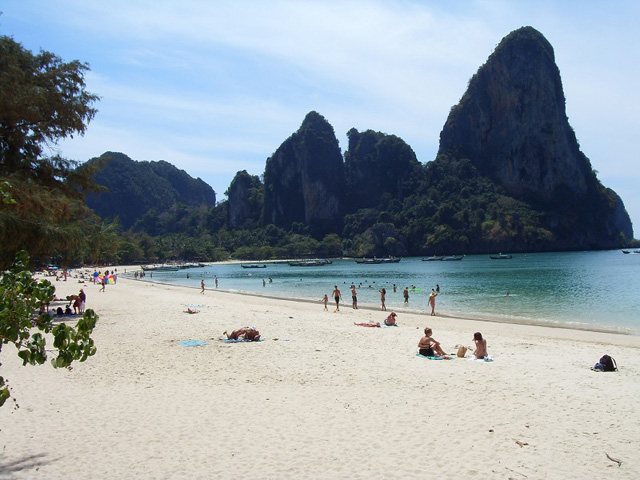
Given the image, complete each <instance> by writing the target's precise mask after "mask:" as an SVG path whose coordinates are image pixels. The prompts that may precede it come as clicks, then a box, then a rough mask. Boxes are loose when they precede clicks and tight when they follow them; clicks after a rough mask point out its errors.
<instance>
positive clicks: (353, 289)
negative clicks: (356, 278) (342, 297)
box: [351, 284, 358, 310]
mask: <svg viewBox="0 0 640 480" xmlns="http://www.w3.org/2000/svg"><path fill="white" fill-rule="evenodd" d="M351 300H352V302H353V305H352V308H354V309H355V310H357V309H358V294H357V293H356V286H355V285H354V284H351Z"/></svg>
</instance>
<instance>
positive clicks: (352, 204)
mask: <svg viewBox="0 0 640 480" xmlns="http://www.w3.org/2000/svg"><path fill="white" fill-rule="evenodd" d="M347 137H348V138H349V150H348V151H347V152H346V153H345V173H346V182H347V204H346V206H345V209H346V211H348V212H353V211H355V210H358V209H360V208H372V207H377V206H378V204H379V202H380V197H381V196H382V195H383V194H385V193H387V194H389V195H391V197H392V198H397V199H400V200H402V199H403V198H404V197H405V196H406V195H409V194H410V193H412V190H414V189H413V188H412V185H413V184H414V183H415V182H414V180H418V179H419V175H417V174H416V173H417V170H420V169H421V165H420V162H418V159H417V158H416V154H415V153H414V151H413V149H412V148H411V147H410V146H409V145H407V143H405V142H404V141H403V140H402V139H401V138H399V137H396V136H395V135H386V134H384V133H380V132H374V131H373V130H367V131H365V132H362V133H360V132H358V130H356V129H355V128H352V129H351V130H349V132H347Z"/></svg>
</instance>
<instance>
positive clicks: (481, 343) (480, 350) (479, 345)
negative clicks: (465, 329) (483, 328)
mask: <svg viewBox="0 0 640 480" xmlns="http://www.w3.org/2000/svg"><path fill="white" fill-rule="evenodd" d="M473 341H474V342H475V344H476V349H475V350H474V352H473V354H474V355H475V356H476V358H477V359H478V360H482V359H483V358H485V357H488V356H489V355H488V354H487V341H486V340H485V339H484V338H482V334H481V333H480V332H476V333H474V334H473Z"/></svg>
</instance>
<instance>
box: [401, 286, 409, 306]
mask: <svg viewBox="0 0 640 480" xmlns="http://www.w3.org/2000/svg"><path fill="white" fill-rule="evenodd" d="M402 294H403V295H404V304H405V305H408V304H409V287H404V290H403V291H402Z"/></svg>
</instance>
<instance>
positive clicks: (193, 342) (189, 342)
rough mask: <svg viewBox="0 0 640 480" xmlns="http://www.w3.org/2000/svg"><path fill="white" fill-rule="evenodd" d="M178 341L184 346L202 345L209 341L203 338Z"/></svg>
mask: <svg viewBox="0 0 640 480" xmlns="http://www.w3.org/2000/svg"><path fill="white" fill-rule="evenodd" d="M178 343H180V345H182V346H183V347H200V346H202V345H206V344H207V342H203V341H202V340H185V341H184V342H178Z"/></svg>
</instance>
